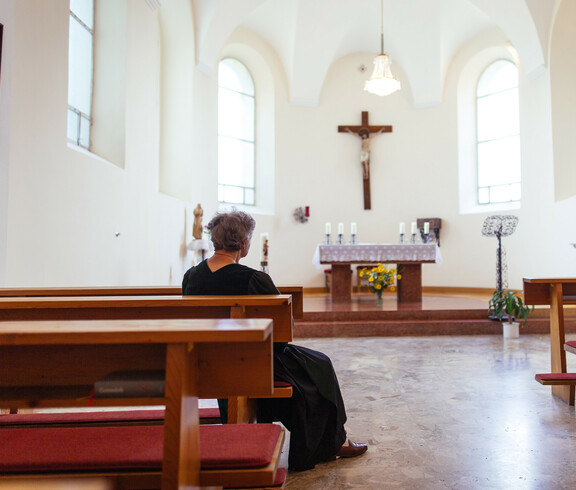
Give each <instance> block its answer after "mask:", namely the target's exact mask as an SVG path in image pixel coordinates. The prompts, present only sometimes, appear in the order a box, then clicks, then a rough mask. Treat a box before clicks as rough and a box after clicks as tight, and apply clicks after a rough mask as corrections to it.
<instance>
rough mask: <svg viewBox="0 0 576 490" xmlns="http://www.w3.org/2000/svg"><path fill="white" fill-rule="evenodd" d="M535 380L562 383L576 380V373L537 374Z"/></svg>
mask: <svg viewBox="0 0 576 490" xmlns="http://www.w3.org/2000/svg"><path fill="white" fill-rule="evenodd" d="M536 378H538V379H541V380H542V381H551V380H555V379H560V380H563V381H571V380H576V373H543V374H537V375H536Z"/></svg>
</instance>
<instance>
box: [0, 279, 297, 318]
mask: <svg viewBox="0 0 576 490" xmlns="http://www.w3.org/2000/svg"><path fill="white" fill-rule="evenodd" d="M278 290H279V291H280V294H289V295H291V296H292V315H293V316H294V318H295V319H301V318H302V316H303V314H304V293H303V288H302V286H278ZM181 295H182V288H181V287H180V286H116V287H114V286H112V287H111V286H106V287H105V286H101V287H62V288H59V287H40V288H0V297H18V296H22V297H35V296H181Z"/></svg>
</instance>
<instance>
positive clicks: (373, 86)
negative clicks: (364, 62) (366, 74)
mask: <svg viewBox="0 0 576 490" xmlns="http://www.w3.org/2000/svg"><path fill="white" fill-rule="evenodd" d="M364 90H366V91H367V92H370V93H371V94H376V95H390V94H391V93H394V92H396V91H397V90H400V82H399V81H398V80H396V79H395V78H394V76H393V75H392V71H391V70H390V60H389V59H388V56H387V55H386V54H379V55H378V56H376V58H374V71H373V72H372V75H371V76H370V78H369V79H368V80H366V83H365V85H364Z"/></svg>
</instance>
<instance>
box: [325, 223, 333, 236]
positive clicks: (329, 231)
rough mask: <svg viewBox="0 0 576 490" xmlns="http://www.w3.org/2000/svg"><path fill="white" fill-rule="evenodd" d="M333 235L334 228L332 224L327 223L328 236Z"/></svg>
mask: <svg viewBox="0 0 576 490" xmlns="http://www.w3.org/2000/svg"><path fill="white" fill-rule="evenodd" d="M330 233H332V226H331V225H330V223H326V235H330Z"/></svg>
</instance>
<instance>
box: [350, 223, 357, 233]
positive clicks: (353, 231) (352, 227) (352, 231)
mask: <svg viewBox="0 0 576 490" xmlns="http://www.w3.org/2000/svg"><path fill="white" fill-rule="evenodd" d="M350 234H351V235H356V223H352V224H350Z"/></svg>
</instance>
